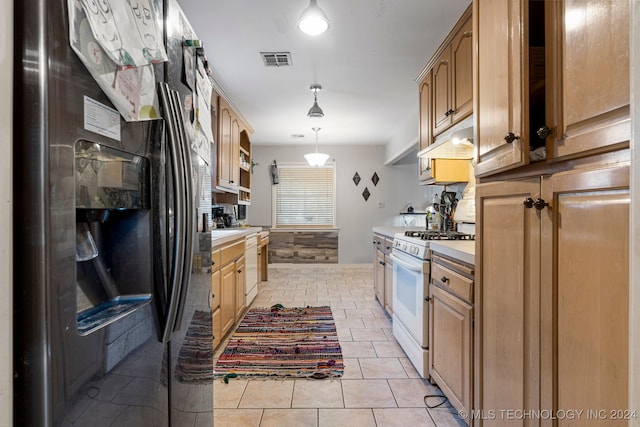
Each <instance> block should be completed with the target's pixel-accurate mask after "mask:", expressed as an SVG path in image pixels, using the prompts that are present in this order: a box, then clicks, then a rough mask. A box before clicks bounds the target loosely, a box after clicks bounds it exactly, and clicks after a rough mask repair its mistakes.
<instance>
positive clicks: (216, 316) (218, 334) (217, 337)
mask: <svg viewBox="0 0 640 427" xmlns="http://www.w3.org/2000/svg"><path fill="white" fill-rule="evenodd" d="M221 312H222V311H221V310H220V308H218V309H217V310H215V311H214V312H213V314H212V316H211V317H212V319H211V320H212V323H213V349H214V350H215V349H216V347H218V345H220V343H221V342H222V320H221V317H220V313H221Z"/></svg>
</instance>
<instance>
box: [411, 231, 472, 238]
mask: <svg viewBox="0 0 640 427" xmlns="http://www.w3.org/2000/svg"><path fill="white" fill-rule="evenodd" d="M404 235H405V236H406V237H413V238H417V239H420V240H475V237H476V236H474V235H473V234H467V233H461V232H459V231H436V230H420V231H405V232H404Z"/></svg>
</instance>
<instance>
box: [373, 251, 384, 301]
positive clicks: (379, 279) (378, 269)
mask: <svg viewBox="0 0 640 427" xmlns="http://www.w3.org/2000/svg"><path fill="white" fill-rule="evenodd" d="M374 270H375V271H374V273H373V274H374V282H375V284H374V286H375V293H376V298H378V301H380V304H381V305H382V307H384V279H385V277H384V252H382V251H376V261H375V266H374Z"/></svg>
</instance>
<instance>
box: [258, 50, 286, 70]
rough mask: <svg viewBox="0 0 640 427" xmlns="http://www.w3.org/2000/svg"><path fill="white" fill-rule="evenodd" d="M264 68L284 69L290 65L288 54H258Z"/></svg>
mask: <svg viewBox="0 0 640 427" xmlns="http://www.w3.org/2000/svg"><path fill="white" fill-rule="evenodd" d="M260 56H262V61H263V62H264V66H265V67H285V66H289V65H291V53H290V52H260Z"/></svg>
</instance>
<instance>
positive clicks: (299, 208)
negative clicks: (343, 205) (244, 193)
mask: <svg viewBox="0 0 640 427" xmlns="http://www.w3.org/2000/svg"><path fill="white" fill-rule="evenodd" d="M334 171H335V168H334V166H333V165H327V166H321V167H310V166H282V167H280V169H279V178H280V184H278V185H275V186H274V187H275V193H276V194H275V210H276V212H275V219H276V223H275V226H276V228H277V227H281V228H286V227H312V228H313V227H318V228H325V227H326V228H332V227H334V226H335V221H334V220H335V184H334V175H335V174H334Z"/></svg>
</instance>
